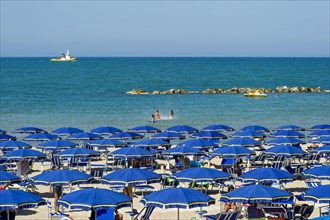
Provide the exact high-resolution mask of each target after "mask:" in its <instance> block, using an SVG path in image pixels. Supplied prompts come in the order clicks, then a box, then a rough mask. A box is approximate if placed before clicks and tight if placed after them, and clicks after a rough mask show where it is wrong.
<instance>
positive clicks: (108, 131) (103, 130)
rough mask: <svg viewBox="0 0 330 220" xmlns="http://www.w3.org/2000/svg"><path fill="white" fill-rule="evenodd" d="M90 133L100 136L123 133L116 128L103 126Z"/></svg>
mask: <svg viewBox="0 0 330 220" xmlns="http://www.w3.org/2000/svg"><path fill="white" fill-rule="evenodd" d="M90 132H92V133H96V134H100V135H110V134H117V133H120V132H123V131H122V130H120V129H119V128H116V127H112V126H103V127H98V128H94V129H92V130H91V131H90Z"/></svg>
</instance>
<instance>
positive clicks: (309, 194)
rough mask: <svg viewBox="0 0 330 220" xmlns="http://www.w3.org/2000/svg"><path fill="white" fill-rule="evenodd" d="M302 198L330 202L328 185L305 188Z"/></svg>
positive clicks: (329, 186) (329, 187)
mask: <svg viewBox="0 0 330 220" xmlns="http://www.w3.org/2000/svg"><path fill="white" fill-rule="evenodd" d="M304 199H305V200H310V201H313V202H319V203H330V185H323V186H319V187H315V188H312V189H309V190H307V191H306V192H305V195H304Z"/></svg>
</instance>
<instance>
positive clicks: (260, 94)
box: [244, 89, 267, 98]
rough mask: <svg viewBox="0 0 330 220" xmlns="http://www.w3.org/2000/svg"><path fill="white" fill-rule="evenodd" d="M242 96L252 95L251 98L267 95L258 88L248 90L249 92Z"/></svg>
mask: <svg viewBox="0 0 330 220" xmlns="http://www.w3.org/2000/svg"><path fill="white" fill-rule="evenodd" d="M244 96H245V97H252V98H264V97H267V94H265V93H264V92H263V91H261V90H260V89H257V90H256V91H250V92H249V93H245V94H244Z"/></svg>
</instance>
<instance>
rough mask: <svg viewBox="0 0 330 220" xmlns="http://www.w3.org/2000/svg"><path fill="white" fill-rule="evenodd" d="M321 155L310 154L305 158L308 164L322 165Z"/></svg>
mask: <svg viewBox="0 0 330 220" xmlns="http://www.w3.org/2000/svg"><path fill="white" fill-rule="evenodd" d="M320 159H321V155H319V154H310V155H308V156H307V157H306V158H305V163H306V165H308V166H313V165H322V164H320Z"/></svg>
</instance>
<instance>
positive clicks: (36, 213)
mask: <svg viewBox="0 0 330 220" xmlns="http://www.w3.org/2000/svg"><path fill="white" fill-rule="evenodd" d="M306 147H307V145H304V146H303V149H304V150H305V149H306ZM99 163H100V162H99ZM45 167H46V168H47V167H48V168H49V167H50V164H49V163H45ZM40 168H41V164H40V163H37V162H36V163H34V165H33V172H32V173H31V174H29V177H33V176H35V175H37V174H39V173H40V170H41V169H40ZM156 172H157V173H162V172H164V171H163V170H156ZM228 183H229V182H228ZM235 184H236V185H237V187H238V186H239V185H240V183H239V182H236V183H235ZM322 184H329V181H322ZM81 186H91V185H90V184H83V185H81ZM92 186H94V187H99V188H109V186H108V185H105V184H93V185H92ZM153 186H155V188H156V189H158V190H159V189H161V185H160V184H158V183H157V184H153ZM285 188H286V189H287V190H289V191H291V192H293V193H294V194H296V195H297V194H300V193H301V192H302V191H304V190H306V189H307V188H308V187H307V185H306V183H305V182H304V181H299V180H296V181H294V182H292V183H287V184H286V185H285ZM65 193H69V192H68V191H65ZM37 195H39V196H41V197H42V198H44V199H46V200H49V201H51V203H52V204H53V202H54V199H53V195H52V194H51V193H49V187H48V186H42V185H37ZM209 195H210V196H211V197H213V198H214V199H215V200H216V203H215V204H214V205H211V206H209V207H203V210H206V211H207V213H208V214H217V213H219V212H220V202H219V198H220V194H219V190H218V189H217V188H214V189H213V190H209ZM141 199H142V195H140V194H138V197H137V198H134V200H133V204H134V209H136V210H137V211H140V210H142V208H143V204H142V203H140V200H141ZM297 204H310V205H313V204H314V203H313V202H305V201H304V202H299V201H297ZM320 205H322V204H320ZM323 206H324V204H323ZM222 207H223V204H222ZM318 207H319V204H315V209H314V212H313V214H312V215H311V217H310V218H313V217H318V216H319V208H318ZM129 210H131V208H121V209H119V212H120V213H123V215H124V219H127V220H128V219H131V217H130V216H129V215H127V214H125V211H129ZM198 210H200V208H193V209H180V219H182V220H183V219H187V220H188V219H195V218H196V219H199V216H198V214H196V213H195V211H198ZM64 212H65V213H67V214H70V216H71V217H72V218H73V219H74V220H87V219H88V218H89V216H90V213H91V212H90V211H81V210H66V209H64ZM193 217H195V218H193ZM139 218H140V217H139ZM16 219H18V220H20V219H26V220H27V219H28V220H34V219H38V220H43V219H48V207H47V206H46V205H44V206H40V207H38V208H36V209H27V210H18V213H17V215H16ZM151 219H152V220H153V219H155V220H156V219H157V220H158V219H159V220H171V219H177V209H175V208H174V209H161V208H156V209H155V210H154V211H153V213H152V215H151Z"/></svg>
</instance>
